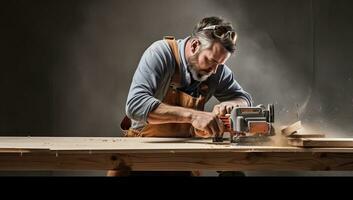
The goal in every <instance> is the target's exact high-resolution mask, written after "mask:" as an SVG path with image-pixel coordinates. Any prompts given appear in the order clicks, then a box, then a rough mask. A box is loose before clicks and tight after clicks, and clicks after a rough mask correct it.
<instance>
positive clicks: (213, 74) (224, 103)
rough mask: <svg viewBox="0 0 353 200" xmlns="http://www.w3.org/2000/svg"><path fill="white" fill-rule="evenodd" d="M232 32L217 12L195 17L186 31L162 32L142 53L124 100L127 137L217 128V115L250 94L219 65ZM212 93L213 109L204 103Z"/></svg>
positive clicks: (247, 101) (246, 101)
mask: <svg viewBox="0 0 353 200" xmlns="http://www.w3.org/2000/svg"><path fill="white" fill-rule="evenodd" d="M236 39H237V34H236V33H235V32H234V30H233V27H232V25H231V24H230V23H228V22H225V21H224V20H223V19H221V18H219V17H207V18H204V19H202V20H201V22H199V23H198V24H197V25H196V27H195V29H194V31H193V34H192V36H191V37H187V38H185V39H182V40H178V41H176V40H174V39H173V38H172V37H167V38H165V39H164V40H160V41H157V42H155V43H153V44H152V45H151V46H150V47H149V48H148V49H147V50H146V51H145V52H144V54H143V56H142V58H141V60H140V63H139V65H138V67H137V70H136V72H135V74H134V77H133V80H132V84H131V87H130V91H129V95H128V98H127V103H126V114H127V116H128V118H130V119H131V121H132V124H131V127H130V128H129V129H128V131H127V133H126V135H127V136H130V137H136V136H137V137H194V136H196V137H202V138H209V137H213V136H216V135H219V134H222V133H223V129H224V128H223V124H222V122H221V121H220V120H219V118H218V117H217V116H218V115H225V114H227V113H230V112H231V110H232V109H233V108H234V107H236V106H251V105H252V98H251V96H250V95H249V94H248V93H247V92H245V91H244V90H243V89H242V87H241V86H240V85H239V84H238V82H237V81H236V80H235V79H234V75H233V73H232V71H231V70H230V69H229V68H228V67H227V66H226V65H225V63H226V62H227V60H228V59H229V58H230V56H231V54H232V53H234V52H235V48H236ZM212 96H215V97H216V98H217V99H218V100H219V101H220V102H221V103H220V104H219V105H216V106H214V109H213V112H212V113H210V112H204V111H203V109H204V104H205V103H206V102H207V101H208V100H209V99H210V98H211V97H212Z"/></svg>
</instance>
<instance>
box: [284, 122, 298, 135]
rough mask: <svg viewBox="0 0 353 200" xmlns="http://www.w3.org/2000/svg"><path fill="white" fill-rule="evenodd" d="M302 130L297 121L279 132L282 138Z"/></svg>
mask: <svg viewBox="0 0 353 200" xmlns="http://www.w3.org/2000/svg"><path fill="white" fill-rule="evenodd" d="M302 128H303V126H302V123H301V121H298V122H296V123H294V124H292V125H290V126H287V127H285V128H283V129H282V130H281V132H282V134H283V135H284V136H290V135H292V134H294V133H295V132H297V131H298V130H300V129H302Z"/></svg>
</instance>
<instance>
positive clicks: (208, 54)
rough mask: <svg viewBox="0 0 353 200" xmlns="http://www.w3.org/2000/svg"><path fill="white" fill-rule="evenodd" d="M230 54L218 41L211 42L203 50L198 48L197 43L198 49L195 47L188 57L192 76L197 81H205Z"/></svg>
mask: <svg viewBox="0 0 353 200" xmlns="http://www.w3.org/2000/svg"><path fill="white" fill-rule="evenodd" d="M230 55H231V54H230V53H229V52H228V51H227V50H226V49H225V48H224V47H223V46H222V44H221V43H219V42H215V43H213V45H212V46H211V47H210V48H208V49H204V50H200V45H199V44H198V49H197V48H196V49H195V52H193V53H192V55H191V56H190V57H189V59H188V63H189V69H190V72H191V74H192V76H193V78H194V79H195V80H197V81H205V80H206V79H207V78H208V77H210V76H211V75H212V74H215V73H216V72H217V69H218V67H219V66H222V65H224V63H225V62H226V61H227V60H228V59H229V57H230Z"/></svg>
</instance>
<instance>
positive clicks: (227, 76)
mask: <svg viewBox="0 0 353 200" xmlns="http://www.w3.org/2000/svg"><path fill="white" fill-rule="evenodd" d="M214 96H215V97H216V98H217V100H219V101H220V102H223V101H230V100H233V99H235V98H242V99H244V100H246V101H247V102H248V105H249V106H252V105H253V99H252V97H251V95H250V94H249V93H248V92H246V91H245V90H243V88H242V87H241V86H240V84H239V83H238V82H237V81H236V80H235V78H234V74H233V72H232V71H231V70H230V69H229V68H228V67H227V66H223V72H222V74H221V77H220V79H219V83H218V86H217V87H216V91H215V93H214Z"/></svg>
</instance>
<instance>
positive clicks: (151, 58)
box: [126, 47, 167, 123]
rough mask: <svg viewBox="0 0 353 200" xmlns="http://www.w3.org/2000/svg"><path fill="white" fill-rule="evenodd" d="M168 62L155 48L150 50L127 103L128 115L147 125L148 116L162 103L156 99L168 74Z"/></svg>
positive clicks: (141, 63) (131, 88)
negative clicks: (163, 79)
mask: <svg viewBox="0 0 353 200" xmlns="http://www.w3.org/2000/svg"><path fill="white" fill-rule="evenodd" d="M165 66H166V60H165V57H163V55H160V54H159V53H158V52H156V51H155V50H154V49H153V48H151V47H150V48H148V49H147V50H146V51H145V52H144V54H143V56H142V58H141V60H140V62H139V65H138V67H137V69H136V72H135V74H134V77H133V80H132V83H131V86H130V91H129V94H128V98H127V102H126V115H127V116H128V117H129V118H130V119H133V120H135V121H142V122H145V123H147V118H148V115H149V113H150V112H151V111H153V110H154V109H156V108H157V107H158V106H159V105H160V104H161V101H160V100H159V99H157V98H155V97H154V94H155V93H156V90H157V88H158V86H159V84H160V82H161V79H162V77H164V76H165V74H166V73H167V72H166V67H165Z"/></svg>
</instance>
